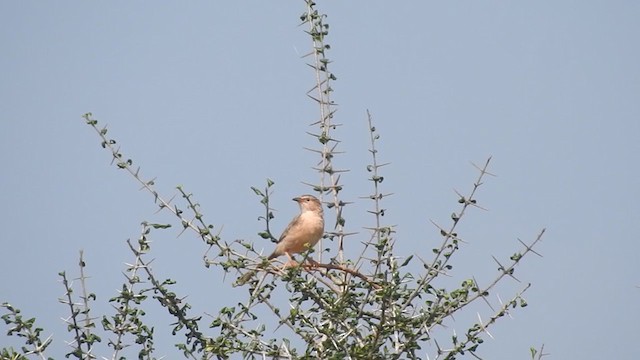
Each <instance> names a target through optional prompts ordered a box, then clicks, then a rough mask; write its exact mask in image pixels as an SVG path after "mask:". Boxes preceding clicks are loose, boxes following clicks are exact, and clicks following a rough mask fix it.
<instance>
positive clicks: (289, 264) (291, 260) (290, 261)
mask: <svg viewBox="0 0 640 360" xmlns="http://www.w3.org/2000/svg"><path fill="white" fill-rule="evenodd" d="M284 254H285V255H287V257H288V258H289V261H287V262H286V263H285V264H284V266H282V269H286V268H289V267H292V266H298V262H297V261H295V260H293V257H291V254H289V253H288V252H285V253H284Z"/></svg>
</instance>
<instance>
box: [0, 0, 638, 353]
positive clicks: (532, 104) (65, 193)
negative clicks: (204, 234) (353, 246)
mask: <svg viewBox="0 0 640 360" xmlns="http://www.w3.org/2000/svg"><path fill="white" fill-rule="evenodd" d="M318 8H319V9H320V10H321V11H324V12H325V13H327V14H328V15H329V17H328V19H327V22H328V23H329V24H330V36H329V38H328V40H327V42H328V43H329V44H330V45H331V51H330V52H329V53H328V56H329V58H330V59H331V60H333V61H334V62H333V63H332V64H331V66H332V69H333V72H334V73H335V74H336V76H337V77H338V80H337V81H336V82H334V84H333V89H334V90H335V93H334V100H336V102H337V103H338V104H340V106H339V110H338V113H337V115H336V120H337V122H340V123H342V124H344V126H342V127H340V128H339V130H338V131H337V132H336V134H335V135H336V136H337V137H338V138H340V139H341V140H342V141H343V143H342V144H341V150H343V151H345V154H343V155H341V156H338V157H336V159H335V162H336V164H337V165H339V166H340V167H342V168H346V169H350V170H351V171H350V172H349V173H347V174H345V175H344V176H343V182H344V183H345V185H346V187H345V190H344V193H343V195H344V198H345V199H346V200H351V201H354V204H353V205H351V206H349V207H348V208H347V213H346V215H347V216H348V217H347V230H351V231H355V232H359V233H360V234H359V235H355V236H354V238H353V241H354V243H357V242H358V241H360V240H361V238H358V237H364V236H365V235H366V232H365V230H363V229H362V228H363V227H365V226H370V225H371V219H370V217H368V216H367V215H366V213H365V211H366V210H367V206H368V204H367V203H366V202H364V201H363V200H360V199H359V197H360V196H364V195H367V194H368V193H369V192H370V191H371V188H370V185H369V183H368V182H367V181H366V177H367V176H368V174H367V173H366V170H365V167H366V164H368V162H369V161H370V159H369V157H368V153H367V146H368V136H369V135H368V133H367V127H366V110H367V109H369V110H370V111H371V112H372V114H373V117H374V122H375V124H376V127H377V128H378V130H379V132H380V134H381V142H380V144H379V150H380V156H381V158H382V161H389V162H391V163H392V164H391V165H390V166H388V167H387V168H385V169H384V176H385V181H384V183H383V188H384V190H385V191H387V192H393V193H395V195H394V196H393V197H391V198H390V199H389V201H388V202H387V203H386V207H387V209H388V211H387V216H386V220H387V221H388V223H389V224H397V251H398V253H399V254H401V255H409V254H412V253H418V254H424V255H428V254H429V253H430V249H431V248H432V247H433V246H434V245H435V244H436V243H437V241H438V240H439V237H438V234H437V231H436V230H435V228H434V227H433V226H432V225H431V224H430V222H429V220H430V219H432V220H434V221H437V222H446V221H447V219H448V217H449V214H451V212H452V211H455V210H456V209H457V207H456V205H457V204H456V197H455V194H454V192H453V189H457V190H460V191H463V192H466V191H467V189H469V188H470V187H471V185H472V182H473V180H474V179H475V178H476V173H475V171H474V169H473V167H472V166H471V165H470V162H475V163H483V162H484V161H485V160H486V158H487V157H489V156H493V160H492V166H491V171H492V172H493V173H495V174H496V175H497V177H495V178H489V179H487V181H486V183H485V185H483V188H482V189H481V191H480V195H479V197H478V198H479V201H480V203H481V205H482V206H484V207H486V208H488V209H489V211H486V212H484V211H472V212H471V213H470V214H469V217H468V218H467V219H466V220H465V222H464V223H462V227H461V228H460V229H459V234H460V235H461V236H462V237H463V238H464V239H465V240H466V241H467V244H466V245H465V246H464V248H463V249H462V251H461V252H460V255H459V257H458V258H457V260H456V262H457V266H456V268H455V269H454V274H453V277H452V278H451V284H455V283H457V282H458V281H459V280H460V279H464V278H468V277H469V276H471V275H475V276H477V277H478V278H479V279H481V280H484V281H488V280H490V279H491V278H492V277H493V276H494V274H495V273H496V267H495V264H494V263H493V261H492V259H491V255H495V256H496V257H498V258H502V259H506V258H508V257H509V256H510V255H511V254H512V253H513V252H514V251H516V250H517V249H518V243H517V239H518V238H520V239H522V240H524V241H529V240H531V239H533V238H534V237H535V236H536V234H537V233H538V232H539V231H540V230H541V229H542V228H547V233H546V235H545V237H544V240H543V242H542V243H541V244H540V246H539V247H538V248H537V251H539V252H540V253H542V254H543V256H544V257H543V258H538V257H530V258H528V259H525V261H524V264H523V265H522V266H520V267H519V268H518V273H517V275H518V278H519V279H520V280H522V281H523V283H527V282H531V283H532V284H533V285H532V287H531V289H529V291H528V292H527V293H526V296H525V297H526V298H527V300H528V302H529V307H527V308H526V309H523V310H519V311H517V312H516V313H515V314H514V316H513V319H506V320H504V321H502V322H500V323H498V324H497V325H496V326H495V328H494V329H493V330H492V331H491V333H492V335H493V336H494V339H489V340H488V341H487V342H486V343H485V345H484V346H483V347H482V352H481V353H482V354H483V355H485V357H486V358H488V359H500V358H527V356H528V353H527V352H528V348H529V347H530V346H539V345H540V344H542V343H544V344H545V350H546V351H547V352H549V353H550V354H551V358H555V359H600V358H611V359H632V358H637V357H638V355H639V354H640V352H639V351H638V349H637V348H636V347H635V346H633V345H632V344H634V343H636V342H637V337H638V329H637V324H638V322H640V310H639V307H638V303H639V301H640V289H639V288H638V287H637V286H638V285H640V271H639V270H640V265H639V264H640V261H638V257H639V255H638V254H640V242H639V241H638V240H639V239H638V233H640V231H639V230H640V229H639V227H640V225H639V224H640V205H638V201H637V199H638V198H640V191H639V190H638V189H639V187H638V178H639V176H640V171H639V170H638V164H639V161H638V159H639V155H640V145H638V144H639V141H638V138H639V135H640V67H639V66H638V64H640V44H639V43H638V41H637V39H638V35H639V34H640V22H638V21H637V19H638V18H640V3H638V2H633V1H614V2H602V1H560V2H557V1H554V2H551V1H536V2H527V3H523V2H504V1H483V2H417V1H414V2H396V3H393V4H391V3H389V2H383V1H368V2H366V3H365V2H342V3H336V2H327V3H324V2H319V4H318ZM303 10H304V4H303V2H301V1H300V2H298V1H288V2H253V3H239V2H224V3H223V2H219V3H213V2H203V1H194V2H189V3H154V4H153V6H151V5H149V4H143V3H129V2H124V1H116V2H109V3H108V4H107V3H96V2H73V1H59V2H55V3H54V2H35V1H20V2H8V1H7V2H2V3H0V30H1V31H0V44H2V52H1V53H2V55H0V68H2V70H3V71H2V72H3V75H2V81H0V98H1V99H2V101H0V161H1V162H2V169H3V171H2V172H1V173H0V198H1V199H2V203H3V207H2V210H0V211H1V213H2V216H0V241H1V242H2V254H3V256H2V258H3V259H2V262H0V279H1V281H0V301H9V302H10V303H12V304H14V305H16V306H18V307H20V308H21V309H22V310H23V312H24V313H25V315H31V316H37V318H38V321H39V323H40V325H41V326H43V327H45V333H47V334H49V333H53V334H54V336H55V338H56V339H57V341H56V344H57V345H56V346H55V347H54V348H52V352H51V353H50V354H49V355H50V356H55V357H62V354H64V352H65V348H64V346H63V345H61V344H62V342H61V340H63V339H69V338H70V336H68V334H66V333H65V331H64V325H63V323H62V322H61V321H60V318H61V317H65V316H66V313H65V308H64V307H63V306H62V305H60V304H58V302H57V298H58V297H59V296H61V295H62V293H63V290H62V286H61V284H59V282H58V278H57V273H58V272H59V271H61V270H67V271H68V272H69V273H72V272H75V271H77V269H76V263H77V255H78V251H79V249H84V251H85V258H86V261H87V264H88V268H87V271H88V272H89V274H91V276H92V278H91V280H90V283H89V286H90V288H91V290H92V291H94V292H95V293H96V294H97V295H98V299H99V302H98V303H97V304H96V308H95V311H96V314H97V313H103V312H108V311H110V310H109V309H110V308H109V305H108V304H106V300H107V299H109V298H110V297H112V296H113V295H114V294H115V292H116V289H117V288H119V287H120V284H121V282H122V279H123V278H122V274H121V271H122V270H123V268H124V265H123V264H124V263H125V262H127V261H130V260H131V255H130V254H129V252H128V250H127V248H126V245H125V240H126V239H128V238H135V237H136V236H137V235H138V232H139V224H140V222H141V221H143V220H149V221H156V222H162V221H168V219H169V218H168V216H167V215H163V214H158V215H156V214H154V212H155V207H154V205H153V202H152V199H151V198H150V197H149V196H148V195H147V194H145V193H142V192H139V191H137V189H138V186H137V184H135V183H134V182H133V181H132V179H130V178H128V177H127V176H125V174H124V173H123V172H119V171H118V170H116V169H115V168H114V167H110V166H109V161H110V159H109V155H108V154H107V153H106V152H105V151H104V150H103V149H101V148H100V146H99V141H98V139H97V137H96V135H95V134H94V133H92V130H91V129H90V128H89V127H87V126H86V125H84V124H83V120H82V119H81V115H82V114H83V113H85V112H93V114H94V117H95V118H96V119H98V120H99V121H101V123H103V124H104V123H107V124H109V128H110V135H111V136H113V137H114V138H115V139H117V140H118V141H119V143H120V144H121V145H122V149H123V151H124V152H125V153H126V154H127V156H129V157H131V158H132V159H133V160H134V162H135V163H136V164H138V165H140V166H141V167H142V172H143V174H146V175H147V176H149V177H155V176H157V177H158V179H157V183H158V188H159V189H160V190H161V191H162V192H163V193H165V194H167V196H168V197H170V196H172V195H173V194H174V192H175V191H174V190H173V189H174V188H175V186H176V185H178V184H181V185H183V186H185V188H186V189H187V190H188V191H190V192H192V193H194V194H195V196H196V198H197V199H198V201H199V202H200V204H201V205H202V208H203V212H204V213H205V216H206V217H207V219H209V221H211V222H212V223H213V224H215V225H217V226H224V229H223V232H222V236H223V238H225V239H227V240H229V241H231V240H234V239H238V238H242V239H248V240H255V241H256V242H259V241H262V240H260V239H258V237H257V236H256V235H255V234H256V233H257V232H258V231H260V230H261V224H260V223H259V222H258V221H256V218H257V216H259V215H260V214H261V211H262V209H261V207H260V204H259V203H258V199H257V198H256V197H255V195H254V194H253V192H252V191H251V190H250V187H251V186H262V185H263V184H264V181H265V179H266V178H271V179H273V180H274V181H275V182H276V190H275V193H274V195H273V206H274V207H275V208H276V209H277V210H278V211H277V213H276V216H277V217H276V219H275V222H274V226H276V229H277V230H276V232H279V231H280V230H281V229H282V228H284V226H285V225H286V223H287V222H288V220H289V219H290V217H291V216H293V214H294V213H295V212H296V211H297V209H296V207H295V204H294V203H293V202H291V201H290V199H291V198H292V197H293V196H296V195H299V194H302V193H307V192H309V189H308V188H307V187H306V186H305V185H303V184H302V182H303V181H305V182H314V181H317V174H316V173H314V172H313V170H311V169H310V167H311V166H313V165H314V164H315V163H316V158H315V157H314V156H313V154H311V153H309V152H306V151H304V150H302V148H303V147H312V146H314V143H313V139H312V138H311V137H309V136H307V135H306V134H305V132H306V131H309V130H310V128H309V126H308V124H309V123H311V122H313V121H314V120H315V119H316V117H317V110H316V107H315V106H314V104H313V103H312V102H311V101H310V100H309V99H308V98H307V97H306V95H305V93H306V91H307V90H309V89H310V88H311V87H312V86H313V84H314V83H313V74H312V72H311V71H310V69H309V68H308V67H307V66H306V65H305V60H304V59H301V58H300V57H301V55H303V54H306V53H307V52H308V51H309V49H310V43H309V41H308V38H307V36H306V35H305V34H304V32H303V28H301V27H298V26H297V25H298V21H299V19H298V16H299V15H300V14H301V13H302V12H303ZM176 235H177V234H176V233H175V232H171V231H168V232H160V233H158V235H157V238H155V242H154V245H153V246H154V253H153V256H154V257H155V258H156V260H155V263H154V264H155V270H156V271H157V273H159V274H160V275H165V276H169V275H171V276H172V277H173V278H175V279H176V280H177V281H178V283H179V284H178V290H179V291H182V292H184V293H186V294H188V295H189V299H190V301H191V302H192V303H193V304H194V310H195V311H196V312H200V313H205V312H209V313H215V312H216V311H217V309H218V308H219V307H221V306H225V305H228V304H230V303H231V304H233V303H235V302H237V301H239V299H242V297H243V296H244V293H243V292H241V291H239V290H234V289H232V288H231V286H230V284H231V281H232V279H230V278H227V279H223V278H222V273H221V272H219V271H216V270H210V269H209V270H207V269H204V268H203V266H202V262H201V259H202V255H203V252H204V248H203V246H202V245H201V243H200V242H199V241H198V240H197V239H195V238H194V237H193V236H191V235H188V234H185V235H183V236H181V237H177V236H176ZM264 247H265V249H266V250H265V251H270V249H271V248H270V245H269V244H268V243H266V242H264ZM354 256H355V254H354ZM445 284H446V281H445ZM522 286H523V284H517V283H514V282H510V283H505V285H504V287H502V288H500V289H499V291H498V292H499V295H500V297H501V298H503V299H506V298H508V297H509V296H510V295H512V294H513V293H514V292H515V291H517V290H518V289H520V288H521V287H522ZM478 310H479V311H486V309H483V308H481V307H480V308H478ZM472 315H474V314H472ZM150 316H151V317H155V318H157V319H158V322H159V323H160V324H164V323H167V324H168V323H169V322H170V321H171V320H170V319H168V318H167V317H166V316H164V315H163V314H162V312H161V311H160V310H157V311H155V312H153V311H151V313H150ZM163 322H164V323H163ZM464 325H465V324H464V323H463V322H460V323H455V322H454V323H451V324H449V326H450V327H449V328H448V329H443V330H442V331H443V333H444V334H447V332H452V331H453V330H454V329H455V330H457V331H459V332H461V331H463V330H464V329H465V328H464ZM159 326H161V325H159ZM276 335H277V334H276ZM165 340H166V344H171V343H173V342H174V339H171V338H165ZM13 341H14V340H13V339H9V338H3V340H1V341H0V343H6V344H9V345H11V344H15V342H13ZM14 346H15V345H14ZM432 350H433V349H426V351H427V352H429V353H430V354H431V355H432V356H433V351H432ZM98 354H99V355H104V356H107V355H108V354H110V353H109V351H108V349H106V348H103V349H102V352H99V353H98ZM158 355H167V356H168V357H169V358H175V357H177V356H178V355H177V353H175V352H174V350H173V348H172V346H171V345H166V347H164V348H162V350H161V351H159V352H158Z"/></svg>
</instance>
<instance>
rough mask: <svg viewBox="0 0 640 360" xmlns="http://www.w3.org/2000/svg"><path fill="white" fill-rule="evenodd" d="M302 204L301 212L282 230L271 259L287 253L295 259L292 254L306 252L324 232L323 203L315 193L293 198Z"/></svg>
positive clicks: (270, 256)
mask: <svg viewBox="0 0 640 360" xmlns="http://www.w3.org/2000/svg"><path fill="white" fill-rule="evenodd" d="M293 201H295V202H297V203H298V205H299V206H300V214H298V216H296V217H295V218H293V220H291V222H290V223H289V226H287V228H286V229H285V230H284V231H283V232H282V235H281V236H280V239H279V240H278V244H277V245H276V248H275V250H273V253H272V254H271V255H269V260H271V259H275V258H277V257H279V256H281V255H287V257H288V258H289V261H293V258H292V257H291V254H299V253H302V252H305V251H306V250H308V249H309V248H312V247H313V246H315V245H316V244H317V243H318V241H320V238H321V237H322V234H323V233H324V219H323V211H322V204H321V203H320V200H318V199H317V198H316V197H315V196H313V195H302V196H299V197H296V198H293Z"/></svg>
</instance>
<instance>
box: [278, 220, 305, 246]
mask: <svg viewBox="0 0 640 360" xmlns="http://www.w3.org/2000/svg"><path fill="white" fill-rule="evenodd" d="M298 223H300V215H298V216H296V217H295V218H293V220H291V222H290V223H289V225H287V228H286V229H284V231H283V232H282V235H280V239H278V243H280V242H282V240H284V238H286V237H287V234H289V231H290V230H291V228H293V227H294V226H298Z"/></svg>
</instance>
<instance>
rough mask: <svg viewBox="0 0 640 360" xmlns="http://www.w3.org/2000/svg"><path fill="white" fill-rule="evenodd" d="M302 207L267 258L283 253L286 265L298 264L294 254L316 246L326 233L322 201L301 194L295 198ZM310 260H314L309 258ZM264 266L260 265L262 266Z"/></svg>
mask: <svg viewBox="0 0 640 360" xmlns="http://www.w3.org/2000/svg"><path fill="white" fill-rule="evenodd" d="M293 201H295V202H297V203H298V205H299V207H300V213H299V214H298V215H297V216H296V217H294V218H293V219H292V220H291V222H290V223H289V225H288V226H287V227H286V228H285V229H284V231H283V232H282V235H280V238H279V239H278V243H277V244H276V248H275V249H274V250H273V252H272V253H271V255H269V256H268V257H267V260H273V259H275V258H278V257H280V256H282V255H286V256H287V258H288V259H289V261H288V262H287V263H286V264H285V265H284V267H287V266H292V265H296V264H297V262H296V261H295V260H294V259H293V256H292V255H293V254H300V253H303V252H305V251H306V250H308V249H310V248H312V247H314V246H315V245H316V244H317V243H318V241H320V238H322V235H323V234H324V213H323V211H322V203H321V202H320V200H318V198H316V197H315V196H313V195H300V196H298V197H295V198H293ZM309 260H310V262H314V261H313V260H311V259H309ZM262 267H264V266H259V268H262ZM255 273H256V271H249V272H248V273H246V274H244V275H243V276H242V277H240V279H238V281H237V282H236V284H237V285H242V284H244V283H246V282H247V281H248V280H249V279H250V278H251V277H253V275H254V274H255Z"/></svg>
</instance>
